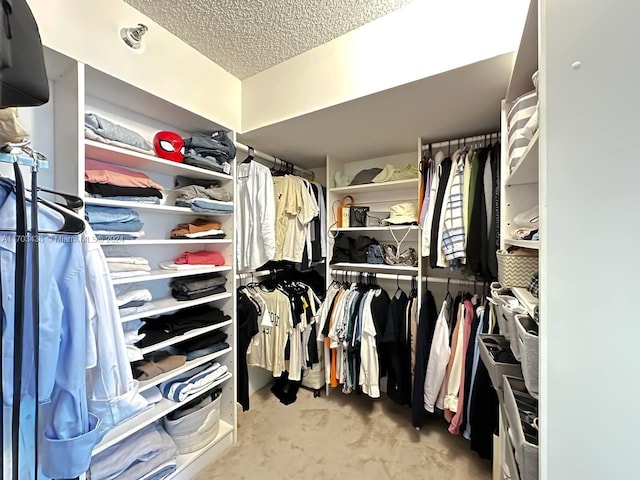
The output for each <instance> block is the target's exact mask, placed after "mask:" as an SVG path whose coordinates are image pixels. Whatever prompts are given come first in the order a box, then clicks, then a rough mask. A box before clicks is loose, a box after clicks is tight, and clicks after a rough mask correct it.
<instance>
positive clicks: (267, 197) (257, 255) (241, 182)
mask: <svg viewBox="0 0 640 480" xmlns="http://www.w3.org/2000/svg"><path fill="white" fill-rule="evenodd" d="M237 168H238V195H237V198H236V203H237V209H236V213H237V216H238V220H237V222H236V236H237V240H238V243H237V248H236V258H237V265H238V267H237V268H238V269H240V270H255V269H256V268H258V267H260V266H261V265H264V264H265V263H267V262H268V261H269V260H273V259H274V256H275V250H276V233H275V215H276V206H275V200H274V193H273V180H272V177H271V171H270V170H269V168H267V167H265V166H264V165H260V164H259V163H257V162H251V163H249V164H246V163H241V164H239V165H238V166H237Z"/></svg>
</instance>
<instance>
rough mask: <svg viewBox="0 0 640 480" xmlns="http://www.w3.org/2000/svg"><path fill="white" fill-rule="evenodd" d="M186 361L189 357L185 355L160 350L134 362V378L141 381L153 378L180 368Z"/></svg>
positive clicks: (132, 366) (132, 365)
mask: <svg viewBox="0 0 640 480" xmlns="http://www.w3.org/2000/svg"><path fill="white" fill-rule="evenodd" d="M186 362H187V357H186V356H184V355H172V354H171V353H170V352H166V351H164V350H160V351H158V352H153V353H150V354H149V355H146V356H145V357H144V360H141V361H138V362H133V363H132V364H131V370H132V372H133V378H135V379H137V380H140V381H143V380H151V379H152V378H154V377H157V376H158V375H160V374H162V373H166V372H170V371H171V370H175V369H176V368H180V367H181V366H183V365H184V364H185V363H186Z"/></svg>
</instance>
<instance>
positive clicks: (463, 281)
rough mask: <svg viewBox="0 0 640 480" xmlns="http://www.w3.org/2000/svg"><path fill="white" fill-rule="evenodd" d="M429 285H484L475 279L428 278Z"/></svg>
mask: <svg viewBox="0 0 640 480" xmlns="http://www.w3.org/2000/svg"><path fill="white" fill-rule="evenodd" d="M429 283H452V284H454V285H466V284H469V283H482V282H478V281H477V280H473V279H468V280H467V279H465V278H442V277H427V284H429Z"/></svg>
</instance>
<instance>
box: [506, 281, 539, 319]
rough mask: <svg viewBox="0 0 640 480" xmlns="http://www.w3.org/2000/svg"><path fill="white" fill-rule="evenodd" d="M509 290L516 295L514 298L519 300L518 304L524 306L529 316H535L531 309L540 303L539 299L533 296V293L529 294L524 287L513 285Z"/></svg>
mask: <svg viewBox="0 0 640 480" xmlns="http://www.w3.org/2000/svg"><path fill="white" fill-rule="evenodd" d="M511 290H512V291H513V294H514V295H515V296H516V298H517V299H518V301H519V302H520V305H522V306H523V307H524V308H525V310H526V311H527V313H528V314H529V316H530V317H531V318H535V317H534V313H533V309H534V308H535V307H537V306H538V305H539V304H540V300H539V299H537V298H536V297H534V296H533V295H531V292H530V291H529V290H527V289H526V288H521V287H515V288H512V289H511Z"/></svg>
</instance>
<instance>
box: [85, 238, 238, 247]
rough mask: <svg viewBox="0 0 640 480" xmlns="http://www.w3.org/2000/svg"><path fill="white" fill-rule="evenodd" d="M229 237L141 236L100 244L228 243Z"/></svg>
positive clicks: (106, 241)
mask: <svg viewBox="0 0 640 480" xmlns="http://www.w3.org/2000/svg"><path fill="white" fill-rule="evenodd" d="M232 241H233V240H231V239H230V238H218V239H215V238H203V239H198V238H179V239H178V238H176V239H157V240H147V239H144V238H141V239H139V240H100V241H99V242H98V243H99V244H100V245H106V246H108V245H132V246H135V245H228V244H230V243H231V242H232Z"/></svg>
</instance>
